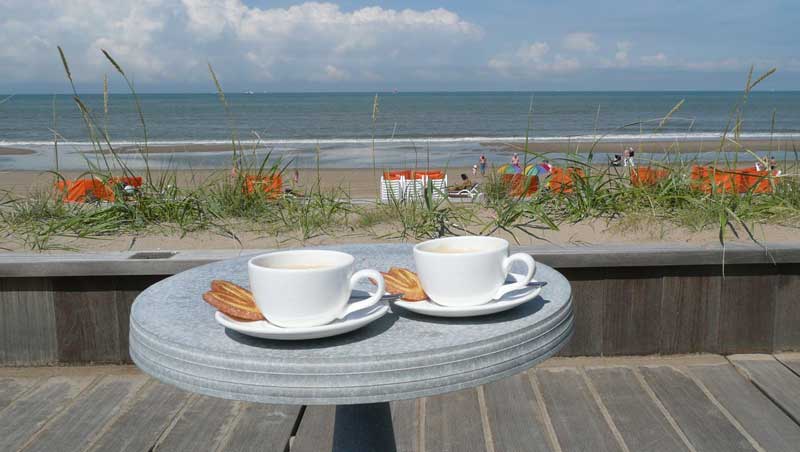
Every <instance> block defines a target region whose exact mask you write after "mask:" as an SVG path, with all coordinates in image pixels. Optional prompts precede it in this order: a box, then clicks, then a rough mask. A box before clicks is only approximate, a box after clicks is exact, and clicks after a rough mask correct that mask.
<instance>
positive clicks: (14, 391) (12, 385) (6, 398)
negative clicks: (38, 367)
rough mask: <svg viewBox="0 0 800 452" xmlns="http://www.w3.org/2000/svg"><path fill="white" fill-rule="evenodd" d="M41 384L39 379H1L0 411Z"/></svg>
mask: <svg viewBox="0 0 800 452" xmlns="http://www.w3.org/2000/svg"><path fill="white" fill-rule="evenodd" d="M39 382H40V380H39V379H38V378H31V377H21V378H14V377H0V410H2V409H3V408H5V407H7V406H8V405H10V404H11V402H13V401H14V400H16V399H17V398H18V397H20V396H22V395H23V394H24V393H25V391H27V390H29V389H30V388H32V387H33V386H34V385H35V384H37V383H39Z"/></svg>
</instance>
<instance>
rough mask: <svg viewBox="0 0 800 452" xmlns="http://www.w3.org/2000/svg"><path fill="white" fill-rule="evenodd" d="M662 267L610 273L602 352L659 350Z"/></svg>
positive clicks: (607, 281)
mask: <svg viewBox="0 0 800 452" xmlns="http://www.w3.org/2000/svg"><path fill="white" fill-rule="evenodd" d="M661 271H663V269H661V268H653V267H642V268H633V269H614V271H613V272H608V274H607V278H608V279H607V280H606V284H605V308H604V310H603V355H649V354H653V353H658V351H659V337H660V332H661V294H662V278H661V277H660V276H658V275H659V274H660V272H661Z"/></svg>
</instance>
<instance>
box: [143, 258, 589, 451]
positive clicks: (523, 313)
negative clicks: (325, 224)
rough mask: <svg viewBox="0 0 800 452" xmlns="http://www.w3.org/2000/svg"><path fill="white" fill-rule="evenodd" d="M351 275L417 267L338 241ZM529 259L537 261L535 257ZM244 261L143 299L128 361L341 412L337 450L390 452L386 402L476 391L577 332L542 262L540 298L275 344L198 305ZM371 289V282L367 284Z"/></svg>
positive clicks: (558, 280)
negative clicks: (474, 313) (496, 309)
mask: <svg viewBox="0 0 800 452" xmlns="http://www.w3.org/2000/svg"><path fill="white" fill-rule="evenodd" d="M329 248H332V249H336V250H340V251H344V252H346V253H350V254H352V255H353V256H355V258H356V264H355V267H356V269H362V268H374V269H378V270H384V271H385V270H386V269H388V268H389V267H391V266H402V267H408V268H412V269H413V268H414V262H413V256H412V251H411V250H412V246H411V245H398V244H392V245H342V246H336V247H329ZM534 257H535V256H534ZM248 258H249V257H247V256H246V257H241V258H237V259H232V260H227V261H221V262H216V263H212V264H208V265H204V266H201V267H197V268H194V269H191V270H188V271H185V272H182V273H179V274H177V275H174V276H172V277H170V278H167V279H165V280H163V281H161V282H158V283H156V284H154V285H153V286H151V287H149V288H148V289H146V290H145V291H144V292H142V293H141V294H140V295H139V296H138V297H137V298H136V301H135V302H134V304H133V307H132V308H131V326H130V354H131V357H132V358H133V361H134V362H135V363H136V365H137V366H139V368H140V369H142V370H143V371H144V372H146V373H148V374H150V375H152V376H153V377H155V378H157V379H159V380H161V381H164V382H166V383H170V384H173V385H175V386H178V387H179V388H182V389H185V390H188V391H192V392H196V393H200V394H205V395H209V396H214V397H221V398H225V399H234V400H243V401H250V402H264V403H279V404H292V405H315V404H325V405H331V404H334V405H339V407H338V408H337V413H336V421H335V434H334V444H335V449H337V450H392V449H391V447H390V446H387V444H393V441H394V439H393V435H392V430H391V415H390V411H389V404H388V402H389V401H392V400H402V399H410V398H417V397H423V396H430V395H436V394H442V393H447V392H451V391H456V390H459V389H464V388H469V387H475V386H478V385H481V384H484V383H488V382H490V381H493V380H497V379H500V378H502V377H506V376H510V375H513V374H516V373H518V372H521V371H523V370H525V369H528V368H530V367H532V366H534V365H535V364H537V363H538V362H540V361H542V360H544V359H546V358H548V357H550V356H552V355H553V354H554V353H556V352H557V351H558V350H559V349H560V348H561V347H562V346H563V345H564V344H565V343H566V342H567V341H568V340H569V338H570V336H571V335H572V331H573V312H572V303H571V288H570V285H569V282H568V281H567V280H566V279H565V278H564V277H563V276H562V275H561V274H560V273H558V272H557V271H555V270H553V269H552V268H550V267H548V266H546V265H544V264H541V263H537V270H536V275H535V278H536V279H537V280H539V281H547V283H548V284H547V285H546V286H545V287H544V288H543V289H542V291H541V293H540V294H539V296H538V297H537V298H536V299H534V300H531V301H529V302H527V303H525V304H523V305H521V306H518V307H516V308H514V309H511V310H508V311H505V312H501V313H497V314H492V315H488V316H482V317H469V318H437V317H428V316H423V315H418V314H414V313H411V312H409V311H405V310H403V309H402V308H400V307H394V306H393V307H392V309H391V310H390V312H389V313H387V314H386V315H385V316H383V317H382V318H380V319H378V320H376V321H375V322H373V323H371V324H369V325H367V326H365V327H364V328H361V329H359V330H356V331H353V332H351V333H347V334H344V335H341V336H334V337H330V338H325V339H315V340H306V341H293V342H288V341H273V340H266V339H257V338H251V337H248V336H244V335H242V334H239V333H237V332H235V331H231V330H227V329H225V328H224V327H222V326H220V325H219V324H217V323H216V322H215V320H214V312H215V309H214V308H213V307H211V306H209V305H207V304H206V303H204V302H203V300H202V297H201V296H202V294H203V292H205V291H207V290H208V289H209V284H210V282H211V280H212V279H226V280H229V281H233V282H234V283H236V284H239V285H242V286H244V287H248V286H249V283H248V277H247V265H246V264H247V260H248ZM364 289H365V290H366V289H368V287H366V286H365V287H364Z"/></svg>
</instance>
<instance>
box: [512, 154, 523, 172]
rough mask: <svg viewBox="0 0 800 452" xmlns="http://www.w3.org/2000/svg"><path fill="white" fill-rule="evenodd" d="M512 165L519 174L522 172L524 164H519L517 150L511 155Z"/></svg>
mask: <svg viewBox="0 0 800 452" xmlns="http://www.w3.org/2000/svg"><path fill="white" fill-rule="evenodd" d="M511 166H512V167H513V168H514V172H515V173H517V174H519V173H521V172H522V166H520V164H519V154H517V153H516V152H515V153H514V155H512V156H511Z"/></svg>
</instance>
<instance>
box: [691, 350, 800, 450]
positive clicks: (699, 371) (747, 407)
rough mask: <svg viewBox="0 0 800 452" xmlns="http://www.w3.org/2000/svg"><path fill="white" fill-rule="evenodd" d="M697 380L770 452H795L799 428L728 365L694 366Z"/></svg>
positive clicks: (799, 436)
mask: <svg viewBox="0 0 800 452" xmlns="http://www.w3.org/2000/svg"><path fill="white" fill-rule="evenodd" d="M689 372H691V373H692V375H694V376H695V378H697V379H698V380H699V381H700V382H701V383H702V384H703V385H704V386H705V387H706V388H708V391H709V392H710V393H711V394H712V395H713V396H714V398H716V399H717V400H718V401H719V403H721V404H722V406H724V407H725V409H727V410H728V412H730V413H731V415H732V416H733V417H734V418H736V420H737V421H739V423H740V424H742V426H743V427H744V429H745V430H746V431H747V433H749V434H750V436H752V437H753V438H754V439H755V440H756V441H758V443H759V444H760V445H761V446H762V447H763V448H764V449H766V450H768V451H786V452H792V451H796V450H797V448H798V446H799V445H800V426H798V425H797V424H795V423H794V421H792V420H791V419H790V418H789V417H788V416H786V414H785V413H784V412H783V411H781V409H780V408H778V407H777V406H775V404H773V403H772V402H771V401H770V400H769V399H768V398H767V397H765V396H764V394H763V393H761V391H759V390H758V389H757V388H756V387H755V386H753V385H752V384H750V382H749V381H747V380H745V378H744V377H742V375H741V374H739V373H738V372H737V371H736V369H734V368H733V367H732V366H731V365H729V364H721V365H703V366H691V367H689Z"/></svg>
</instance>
